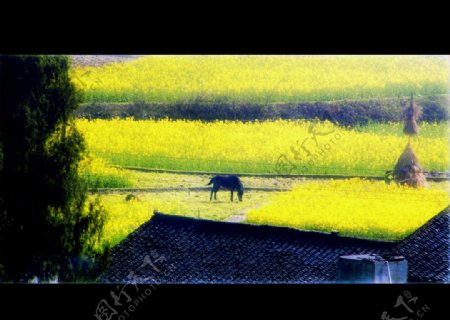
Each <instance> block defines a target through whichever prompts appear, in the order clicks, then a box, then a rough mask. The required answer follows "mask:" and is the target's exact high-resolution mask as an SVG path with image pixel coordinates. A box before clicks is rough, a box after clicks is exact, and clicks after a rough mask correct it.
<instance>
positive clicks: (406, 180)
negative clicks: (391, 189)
mask: <svg viewBox="0 0 450 320" xmlns="http://www.w3.org/2000/svg"><path fill="white" fill-rule="evenodd" d="M394 179H395V181H396V182H397V183H401V184H407V185H409V186H411V187H414V188H418V187H425V186H426V179H425V175H424V173H423V169H422V166H421V165H420V163H419V161H418V160H417V157H416V155H415V154H414V151H413V150H412V148H411V144H410V143H409V142H408V144H407V146H406V148H405V150H404V151H403V153H402V154H401V156H400V158H399V159H398V161H397V164H396V166H395V169H394Z"/></svg>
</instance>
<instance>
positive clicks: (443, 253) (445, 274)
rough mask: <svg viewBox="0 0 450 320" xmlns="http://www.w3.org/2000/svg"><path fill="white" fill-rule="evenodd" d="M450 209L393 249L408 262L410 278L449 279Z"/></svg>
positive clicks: (410, 279) (423, 280)
mask: <svg viewBox="0 0 450 320" xmlns="http://www.w3.org/2000/svg"><path fill="white" fill-rule="evenodd" d="M449 248H450V210H449V208H447V209H445V210H444V211H443V212H441V213H440V214H439V215H437V216H435V217H434V218H433V219H431V220H430V221H428V222H427V223H426V224H425V225H424V226H422V227H421V228H420V229H419V230H417V231H416V232H414V233H413V234H412V235H410V236H409V237H407V238H406V239H404V240H403V241H401V242H400V243H399V244H398V245H397V246H396V248H395V249H394V252H395V253H396V254H400V255H403V256H405V258H406V259H407V260H408V263H409V272H408V276H409V281H418V282H428V281H445V282H449V280H450V279H449V272H450V264H449V261H450V250H449Z"/></svg>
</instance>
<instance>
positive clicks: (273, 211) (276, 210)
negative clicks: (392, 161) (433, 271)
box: [247, 178, 449, 240]
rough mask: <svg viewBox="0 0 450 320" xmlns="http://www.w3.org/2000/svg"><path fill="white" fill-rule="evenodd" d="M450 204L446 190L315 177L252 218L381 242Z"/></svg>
mask: <svg viewBox="0 0 450 320" xmlns="http://www.w3.org/2000/svg"><path fill="white" fill-rule="evenodd" d="M448 205H449V197H448V194H447V192H445V191H444V190H442V189H437V188H436V189H433V188H430V189H426V188H425V189H412V188H409V187H405V186H398V185H394V184H391V185H387V184H385V183H384V182H382V181H368V180H361V179H358V178H354V179H349V180H329V181H313V182H308V183H304V184H301V185H299V186H297V187H296V188H294V189H293V190H292V191H291V192H286V193H280V194H277V195H275V196H273V197H272V198H271V199H270V200H269V203H268V204H267V205H265V206H262V207H260V208H257V209H254V210H250V211H249V212H248V214H247V222H248V223H254V224H267V225H275V226H285V227H292V228H296V229H303V230H315V231H323V232H331V231H338V232H339V233H340V234H341V235H344V236H353V237H361V238H368V239H378V240H399V239H403V238H405V237H406V236H408V235H409V234H411V233H412V232H413V231H415V230H416V229H417V228H419V227H420V226H422V225H423V224H424V223H426V222H427V221H428V220H429V219H431V218H432V217H433V216H434V215H436V214H437V213H439V212H440V211H442V210H443V209H445V208H446V207H447V206H448Z"/></svg>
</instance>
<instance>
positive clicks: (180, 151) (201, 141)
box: [76, 119, 449, 176]
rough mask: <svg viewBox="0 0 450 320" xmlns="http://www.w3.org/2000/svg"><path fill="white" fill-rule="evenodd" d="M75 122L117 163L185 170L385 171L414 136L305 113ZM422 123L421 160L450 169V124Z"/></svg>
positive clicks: (396, 128) (91, 144) (398, 127)
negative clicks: (297, 116) (295, 116)
mask: <svg viewBox="0 0 450 320" xmlns="http://www.w3.org/2000/svg"><path fill="white" fill-rule="evenodd" d="M76 125H77V127H78V128H79V129H80V131H81V132H82V133H83V135H84V136H85V138H86V142H87V145H88V148H89V150H90V152H92V153H93V154H94V155H95V156H97V157H99V158H103V159H105V160H107V161H108V162H109V163H110V164H115V165H121V166H137V167H146V168H157V169H171V170H185V171H207V172H236V173H245V172H249V173H277V172H278V173H309V174H347V175H378V176H380V175H383V174H384V172H385V170H388V169H392V168H393V167H394V166H395V163H396V161H397V159H398V157H399V156H400V154H401V153H402V151H403V149H404V148H405V146H406V144H407V142H408V139H407V137H405V135H404V134H403V132H402V129H403V124H401V123H399V124H387V125H383V126H375V127H374V129H373V130H371V129H370V128H369V129H367V128H366V129H364V130H365V131H364V132H360V131H357V130H355V129H350V128H343V127H339V126H336V125H334V124H332V123H330V122H327V121H325V122H311V121H304V120H297V121H288V120H277V121H256V122H246V123H243V122H240V121H216V122H202V121H189V120H142V121H134V120H132V119H125V120H120V119H113V120H93V121H88V120H86V119H79V120H77V122H76ZM420 126H421V133H420V135H419V136H418V137H414V138H413V140H412V146H413V149H414V151H415V152H416V155H417V157H418V158H419V161H420V163H421V164H422V165H423V167H424V168H425V169H428V170H432V169H435V170H439V171H445V170H447V169H448V164H449V152H448V151H449V150H448V128H447V124H446V123H441V124H435V123H421V124H420ZM386 127H389V128H390V129H389V130H387V129H386Z"/></svg>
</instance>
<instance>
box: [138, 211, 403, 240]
mask: <svg viewBox="0 0 450 320" xmlns="http://www.w3.org/2000/svg"><path fill="white" fill-rule="evenodd" d="M153 218H162V219H171V220H179V221H183V220H184V221H193V222H204V223H210V224H215V225H227V226H236V227H239V228H249V229H251V228H253V229H255V230H256V229H260V230H266V231H277V232H280V231H282V230H285V231H286V232H291V233H297V234H299V235H300V234H308V235H317V236H323V237H333V238H338V239H343V240H358V241H362V242H371V243H386V244H390V243H392V244H395V243H399V242H401V241H395V240H377V239H367V238H359V237H351V236H343V235H340V234H339V233H334V232H324V231H316V230H305V229H297V228H292V227H284V226H274V225H263V224H250V223H242V222H232V221H218V220H209V219H202V218H195V217H189V216H181V215H175V214H168V213H164V212H161V211H156V210H155V211H154V212H153V216H152V218H151V219H150V220H149V221H147V222H146V223H144V224H147V223H148V222H150V221H151V220H152V219H153ZM144 224H143V225H141V226H144Z"/></svg>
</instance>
